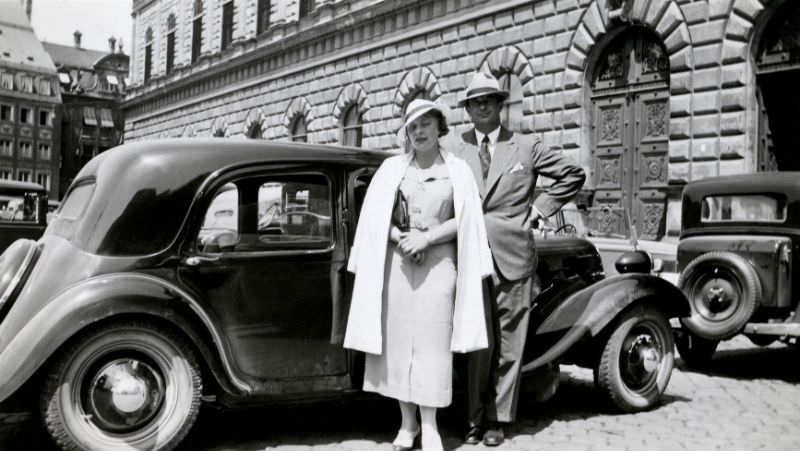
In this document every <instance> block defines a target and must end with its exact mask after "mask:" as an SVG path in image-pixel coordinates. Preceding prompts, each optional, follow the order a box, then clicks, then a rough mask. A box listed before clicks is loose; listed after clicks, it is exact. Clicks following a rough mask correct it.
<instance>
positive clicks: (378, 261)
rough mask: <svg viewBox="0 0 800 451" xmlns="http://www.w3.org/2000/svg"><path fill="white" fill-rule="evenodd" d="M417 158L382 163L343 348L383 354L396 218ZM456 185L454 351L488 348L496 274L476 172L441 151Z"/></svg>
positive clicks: (359, 236)
mask: <svg viewBox="0 0 800 451" xmlns="http://www.w3.org/2000/svg"><path fill="white" fill-rule="evenodd" d="M412 158H413V153H408V154H404V155H397V156H394V157H391V158H388V159H387V160H385V161H384V162H383V164H382V165H381V167H380V168H378V171H377V172H376V173H375V175H374V176H373V178H372V181H371V182H370V185H369V188H368V189H367V194H366V196H365V198H364V203H363V206H362V208H361V215H360V219H359V221H358V227H357V228H356V234H355V239H354V240H353V247H352V249H351V252H350V259H349V261H348V265H347V270H348V271H350V272H352V273H355V275H356V276H355V282H354V284H353V296H352V300H351V303H350V314H349V316H348V320H347V331H346V332H345V338H344V347H346V348H350V349H355V350H359V351H364V352H367V353H370V354H381V350H382V348H383V333H382V332H383V331H382V330H381V304H382V294H383V276H384V270H385V268H384V265H385V262H386V252H387V250H388V239H389V227H390V223H391V213H392V207H393V204H394V198H395V192H396V191H397V188H398V186H399V185H400V181H401V180H402V178H403V175H404V174H405V172H406V169H408V166H409V164H410V163H411V160H412ZM442 158H443V159H444V162H445V166H446V167H447V170H448V171H449V174H450V180H451V182H452V183H453V204H454V205H453V206H454V210H455V218H456V229H457V232H456V240H457V251H456V252H457V254H456V255H457V265H458V266H457V276H456V299H455V305H454V310H453V335H452V338H451V342H450V350H451V351H452V352H470V351H475V350H478V349H483V348H486V347H488V340H487V335H486V320H485V316H484V306H483V286H482V279H483V278H484V277H488V276H490V275H491V274H492V273H493V272H494V266H493V263H492V254H491V252H490V250H489V245H488V241H487V238H486V226H485V224H484V220H483V211H482V210H481V199H480V196H479V194H478V188H477V185H476V184H475V179H474V177H473V175H472V170H471V169H470V168H469V166H468V165H467V164H466V163H465V162H464V161H463V160H461V159H460V158H458V157H455V156H454V155H451V154H450V153H448V152H442Z"/></svg>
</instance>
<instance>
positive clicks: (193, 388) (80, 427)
mask: <svg viewBox="0 0 800 451" xmlns="http://www.w3.org/2000/svg"><path fill="white" fill-rule="evenodd" d="M201 392H202V381H201V376H200V371H199V368H198V364H197V360H196V358H195V356H194V353H193V352H192V350H191V348H190V346H189V344H188V342H187V341H186V340H185V339H184V338H183V337H182V336H179V335H177V334H175V333H173V332H172V331H170V330H168V329H166V328H163V327H159V326H155V325H151V324H143V323H139V322H126V323H122V324H119V323H117V324H107V325H105V326H102V327H100V328H98V329H96V330H94V331H91V332H89V333H86V334H84V335H83V336H82V337H80V338H79V339H77V340H76V341H75V342H73V343H72V344H71V345H70V346H69V347H68V349H66V350H65V351H64V352H62V353H61V357H60V358H59V359H58V360H57V361H56V362H55V364H54V365H53V366H52V367H51V370H50V372H49V374H48V375H47V378H46V381H45V384H44V389H43V391H42V394H41V400H40V401H41V402H40V409H41V414H42V419H43V420H44V422H45V426H46V428H47V431H48V432H49V433H50V435H51V437H52V438H53V439H54V440H55V441H56V442H57V443H58V445H59V446H60V447H61V448H62V449H65V450H109V449H123V450H124V449H127V450H166V449H172V448H174V447H175V446H176V445H177V444H178V443H179V442H180V441H181V440H182V439H183V438H184V436H185V435H186V434H187V433H188V432H189V429H190V428H191V426H192V424H193V423H194V420H195V418H196V417H197V412H198V410H199V407H200V395H201Z"/></svg>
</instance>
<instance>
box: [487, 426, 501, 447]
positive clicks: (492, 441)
mask: <svg viewBox="0 0 800 451" xmlns="http://www.w3.org/2000/svg"><path fill="white" fill-rule="evenodd" d="M504 440H505V435H504V434H503V428H502V427H501V426H500V425H499V424H497V423H494V424H490V425H489V426H488V427H487V428H486V432H484V434H483V444H484V445H486V446H500V445H501V444H502V443H503V441H504Z"/></svg>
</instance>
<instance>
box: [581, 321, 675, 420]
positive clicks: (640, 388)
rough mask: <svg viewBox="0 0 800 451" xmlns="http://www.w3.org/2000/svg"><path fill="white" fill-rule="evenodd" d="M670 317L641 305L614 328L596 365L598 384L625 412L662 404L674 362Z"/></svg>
mask: <svg viewBox="0 0 800 451" xmlns="http://www.w3.org/2000/svg"><path fill="white" fill-rule="evenodd" d="M674 346H675V344H674V340H673V337H672V330H671V329H670V326H669V321H668V320H667V318H666V317H664V315H663V314H662V313H661V312H660V311H659V310H657V309H654V308H651V307H646V306H638V307H635V308H633V309H630V310H628V311H627V312H626V313H624V314H623V315H622V316H621V317H620V318H619V319H618V320H617V321H616V322H615V324H614V326H613V328H612V329H611V330H610V334H609V335H608V339H607V340H606V341H605V343H603V345H602V348H601V349H602V351H601V352H600V357H599V359H598V362H597V365H596V366H595V369H594V370H595V371H594V373H595V374H594V376H595V384H596V385H597V386H598V388H600V389H601V390H602V391H603V392H604V393H605V394H606V396H607V397H608V398H609V399H610V400H611V402H612V403H613V404H614V405H615V406H616V407H617V408H618V409H619V410H621V411H623V412H638V411H642V410H647V409H650V408H652V407H653V406H655V405H656V404H658V402H659V401H660V399H661V395H662V394H663V393H664V390H666V388H667V384H669V379H670V376H671V375H672V367H673V364H674Z"/></svg>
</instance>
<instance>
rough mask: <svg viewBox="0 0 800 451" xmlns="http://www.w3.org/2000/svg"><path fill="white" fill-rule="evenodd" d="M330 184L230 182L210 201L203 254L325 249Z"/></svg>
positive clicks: (300, 179)
mask: <svg viewBox="0 0 800 451" xmlns="http://www.w3.org/2000/svg"><path fill="white" fill-rule="evenodd" d="M330 199H331V192H330V183H329V181H328V179H327V177H325V176H324V175H321V174H294V175H283V174H281V175H274V176H271V177H258V178H247V179H242V180H237V181H233V182H231V183H228V184H226V185H225V186H223V187H221V188H220V189H219V190H218V191H217V192H216V193H215V194H214V196H213V197H212V200H211V202H210V203H209V207H208V209H207V210H206V212H205V215H204V217H203V224H202V226H201V227H200V232H199V234H198V246H199V248H200V250H201V251H202V252H259V251H272V250H293V249H297V250H304V249H324V248H327V247H329V246H330V244H331V243H332V241H333V234H332V220H331V218H332V213H331V212H332V209H331V201H330Z"/></svg>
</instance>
